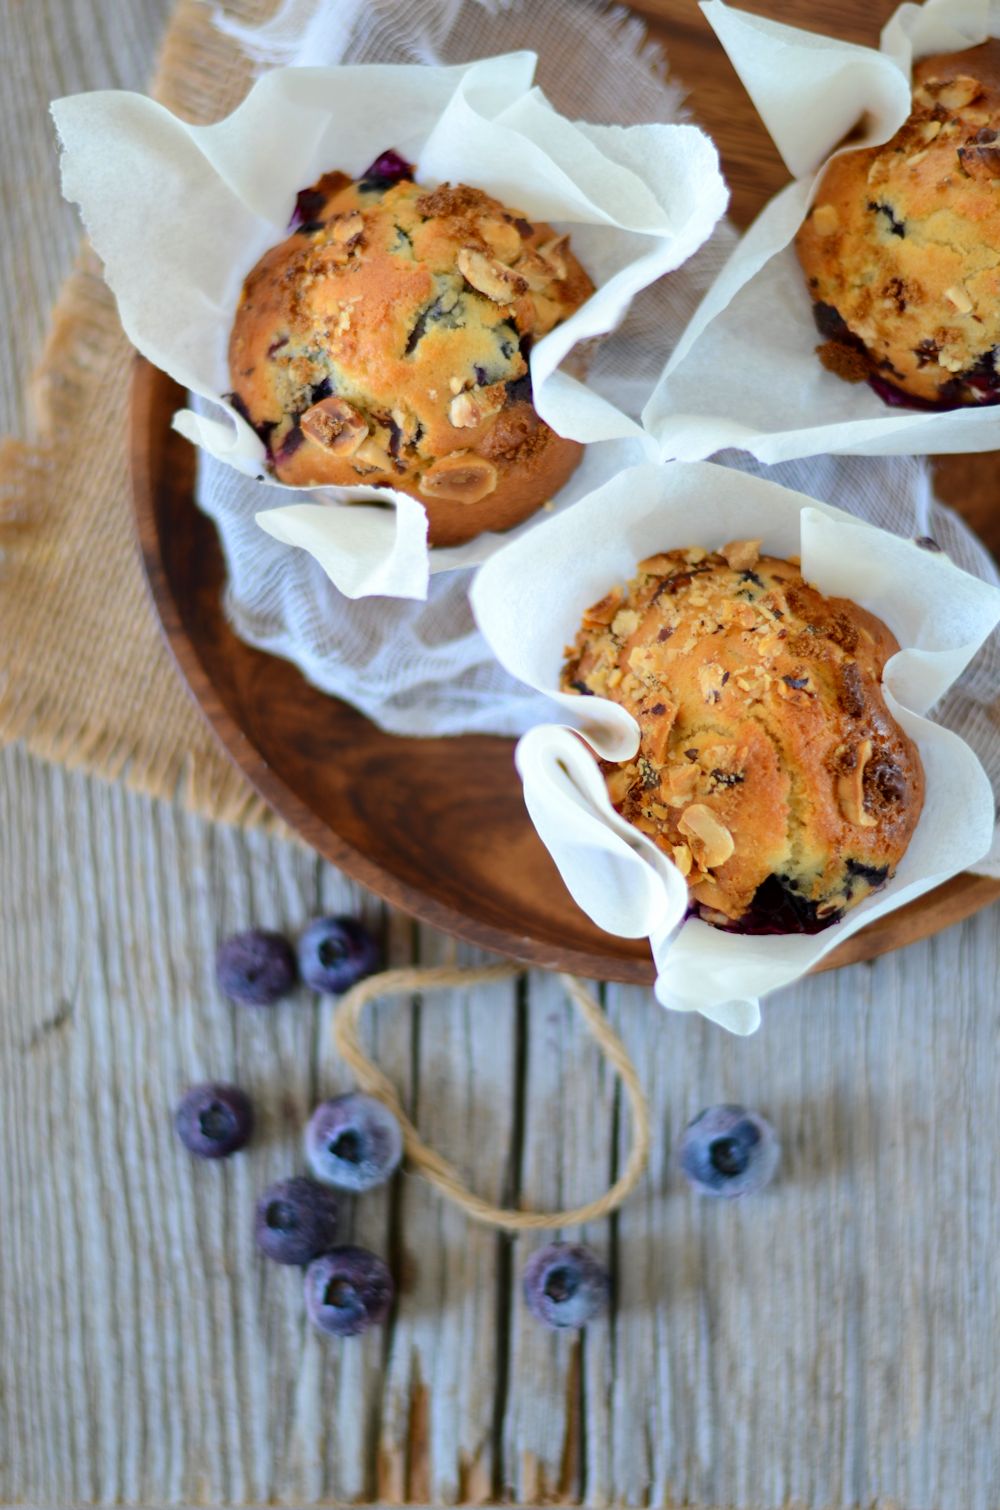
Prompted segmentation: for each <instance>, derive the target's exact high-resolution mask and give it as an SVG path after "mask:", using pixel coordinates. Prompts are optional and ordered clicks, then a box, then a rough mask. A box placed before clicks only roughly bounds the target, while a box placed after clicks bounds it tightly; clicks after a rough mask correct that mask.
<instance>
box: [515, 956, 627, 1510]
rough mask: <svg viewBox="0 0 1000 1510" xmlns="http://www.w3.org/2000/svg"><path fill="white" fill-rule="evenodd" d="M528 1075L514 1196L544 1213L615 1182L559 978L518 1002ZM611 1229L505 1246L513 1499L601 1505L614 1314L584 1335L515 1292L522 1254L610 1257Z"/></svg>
mask: <svg viewBox="0 0 1000 1510" xmlns="http://www.w3.org/2000/svg"><path fill="white" fill-rule="evenodd" d="M524 1033H525V1074H524V1088H523V1112H522V1122H523V1131H522V1145H523V1147H522V1155H521V1173H520V1181H519V1196H520V1203H521V1205H523V1206H524V1207H525V1209H527V1210H536V1211H537V1210H542V1211H552V1210H561V1209H563V1210H564V1209H567V1208H569V1207H574V1206H577V1205H581V1204H583V1203H584V1202H586V1201H589V1200H592V1199H593V1198H594V1197H595V1196H597V1195H600V1194H601V1193H602V1192H603V1190H604V1188H605V1184H606V1182H607V1181H608V1180H609V1178H613V1170H612V1166H613V1161H614V1157H615V1155H614V1126H615V1116H616V1106H617V1086H616V1082H615V1079H614V1077H613V1076H612V1075H611V1074H610V1073H609V1072H608V1069H607V1066H606V1064H605V1063H604V1062H603V1060H602V1059H601V1058H600V1056H599V1054H598V1052H597V1050H596V1048H595V1047H594V1044H593V1042H592V1041H591V1040H590V1038H589V1037H588V1035H587V1034H586V1033H585V1032H584V1030H583V1028H582V1027H581V1025H580V1023H579V1021H578V1020H577V1018H576V1017H575V1015H574V1013H573V1010H572V1008H571V1007H570V1005H569V1004H568V1002H567V1001H566V996H565V991H564V990H563V987H562V985H561V984H560V981H559V979H558V977H555V976H551V975H532V977H531V985H530V992H529V994H528V996H527V997H526V1000H525V1005H524ZM612 1230H613V1229H612V1226H611V1224H609V1223H608V1222H606V1221H604V1222H598V1223H595V1224H593V1226H592V1227H589V1228H584V1229H582V1230H581V1229H569V1230H567V1231H564V1232H559V1233H548V1234H546V1233H523V1234H521V1235H520V1236H519V1237H518V1238H517V1240H516V1241H515V1242H514V1243H512V1244H511V1247H512V1249H513V1252H512V1254H511V1259H510V1268H511V1273H510V1291H511V1300H510V1305H511V1351H510V1368H509V1379H508V1386H507V1400H506V1409H505V1428H504V1454H505V1457H504V1466H505V1486H506V1488H507V1490H508V1492H509V1493H510V1494H511V1495H512V1497H513V1498H514V1499H515V1500H516V1501H517V1502H518V1503H521V1504H545V1503H549V1502H551V1501H566V1502H572V1503H576V1502H577V1501H578V1500H580V1499H582V1498H585V1499H586V1501H587V1503H592V1504H605V1503H609V1502H610V1501H611V1499H612V1498H613V1497H614V1486H613V1484H612V1478H611V1461H610V1453H611V1432H610V1407H611V1394H610V1389H609V1383H610V1374H609V1366H610V1356H611V1354H610V1338H611V1330H610V1328H611V1318H610V1316H605V1317H602V1318H601V1319H600V1320H597V1321H595V1322H594V1323H593V1324H592V1325H591V1326H590V1327H588V1328H587V1332H586V1337H585V1338H584V1337H581V1336H579V1335H572V1334H564V1335H557V1334H553V1333H550V1332H547V1331H545V1330H543V1329H542V1328H540V1327H539V1326H538V1324H537V1323H536V1322H535V1321H533V1320H532V1318H531V1316H530V1315H529V1313H528V1312H527V1309H526V1307H525V1305H524V1300H523V1297H522V1294H521V1271H522V1269H523V1267H524V1264H525V1262H526V1260H527V1257H528V1255H529V1254H530V1253H532V1252H533V1251H534V1250H535V1249H536V1248H539V1247H541V1246H542V1245H543V1244H544V1243H547V1242H549V1241H552V1240H554V1239H555V1238H558V1237H562V1238H567V1239H569V1240H572V1241H577V1240H579V1241H583V1242H586V1243H588V1244H589V1245H590V1246H591V1247H593V1249H594V1251H595V1252H596V1253H597V1254H598V1255H599V1257H601V1259H602V1260H603V1261H604V1262H606V1263H608V1264H610V1263H611V1234H612Z"/></svg>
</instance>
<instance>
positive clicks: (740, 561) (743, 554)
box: [719, 540, 761, 571]
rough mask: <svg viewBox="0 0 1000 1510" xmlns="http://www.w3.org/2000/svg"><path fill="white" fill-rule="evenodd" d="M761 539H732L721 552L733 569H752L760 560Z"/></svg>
mask: <svg viewBox="0 0 1000 1510" xmlns="http://www.w3.org/2000/svg"><path fill="white" fill-rule="evenodd" d="M760 547H761V541H760V540H730V542H729V544H728V545H724V546H723V547H722V550H721V551H720V552H719V554H720V555H721V556H722V558H723V560H724V561H725V563H726V565H727V566H729V567H732V569H733V571H750V570H752V568H753V567H755V566H756V565H757V562H758V561H759V560H760Z"/></svg>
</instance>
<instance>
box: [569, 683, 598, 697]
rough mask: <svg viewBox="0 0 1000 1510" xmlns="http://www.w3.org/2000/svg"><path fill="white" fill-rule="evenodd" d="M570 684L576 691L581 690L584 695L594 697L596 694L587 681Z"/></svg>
mask: <svg viewBox="0 0 1000 1510" xmlns="http://www.w3.org/2000/svg"><path fill="white" fill-rule="evenodd" d="M570 686H571V687H572V688H573V690H574V692H579V693H580V694H581V696H583V697H593V695H594V694H593V692H592V691H591V690H590V688H589V687H588V686H587V683H586V682H570Z"/></svg>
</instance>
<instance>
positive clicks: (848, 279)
mask: <svg viewBox="0 0 1000 1510" xmlns="http://www.w3.org/2000/svg"><path fill="white" fill-rule="evenodd" d="M796 246H797V249H798V254H799V260H800V262H801V264H802V267H803V269H804V271H805V274H806V277H807V279H808V281H809V290H810V293H811V295H812V299H813V308H814V313H815V316H816V324H817V326H818V328H819V331H820V334H821V335H822V336H823V337H824V341H823V344H822V345H821V346H819V348H818V352H819V357H820V360H821V361H822V362H823V364H824V366H826V367H827V368H829V369H830V370H831V371H832V372H835V373H836V374H837V375H838V376H839V377H842V378H846V379H847V380H848V381H849V382H860V381H867V382H869V383H870V384H871V386H872V387H873V388H874V389H875V391H876V393H878V394H879V395H880V396H881V397H882V398H883V399H884V400H885V401H886V403H889V404H899V405H904V406H909V407H913V408H925V409H926V408H930V409H956V408H961V407H964V406H967V405H981V404H995V403H997V402H1000V368H998V363H1000V258H998V253H1000V42H998V41H990V42H984V43H983V44H982V45H981V46H980V47H973V48H970V49H968V50H966V51H964V52H956V53H950V54H948V55H947V56H944V57H934V58H925V59H924V60H923V61H922V62H921V63H918V64H917V65H916V67H915V68H914V72H913V111H912V114H911V115H910V117H909V119H908V120H907V121H906V122H905V123H904V125H903V126H902V127H901V128H900V130H899V131H897V133H896V135H895V136H894V137H893V138H892V140H891V141H888V142H886V143H885V145H884V146H881V147H871V148H866V149H864V150H863V151H858V152H848V153H846V154H845V155H844V156H842V157H838V158H836V159H835V160H834V161H833V162H832V163H831V164H830V166H829V167H828V168H827V170H826V173H825V174H824V176H823V179H822V181H821V183H820V185H819V188H818V189H817V191H816V198H815V202H814V204H813V208H812V210H811V211H810V213H809V216H808V218H807V219H806V220H805V222H804V223H803V225H802V227H801V229H800V231H799V233H798V237H797V238H796Z"/></svg>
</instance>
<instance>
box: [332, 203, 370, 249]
mask: <svg viewBox="0 0 1000 1510" xmlns="http://www.w3.org/2000/svg"><path fill="white" fill-rule="evenodd" d="M364 228H365V217H364V216H363V215H362V213H361V211H360V210H348V211H347V212H346V213H345V214H343V215H336V216H335V217H334V218H333V220H331V222H330V231H331V234H332V236H333V239H334V241H339V242H341V243H343V244H346V243H347V242H348V241H353V240H354V239H355V237H356V236H360V235H361V232H362V231H363V230H364Z"/></svg>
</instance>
